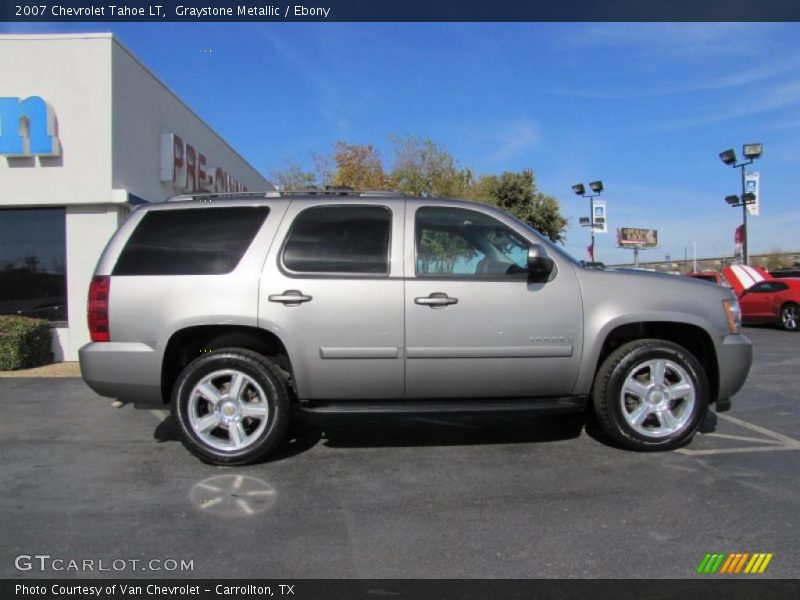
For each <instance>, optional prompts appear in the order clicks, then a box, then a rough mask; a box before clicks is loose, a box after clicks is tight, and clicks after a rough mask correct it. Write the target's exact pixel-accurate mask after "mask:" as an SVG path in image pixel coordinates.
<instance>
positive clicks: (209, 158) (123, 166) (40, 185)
mask: <svg viewBox="0 0 800 600" xmlns="http://www.w3.org/2000/svg"><path fill="white" fill-rule="evenodd" d="M267 189H272V186H271V185H270V184H269V182H268V181H267V180H266V179H265V178H264V177H263V176H262V175H261V174H260V173H259V172H258V171H257V170H256V169H255V168H253V167H252V166H251V165H250V164H248V163H247V161H245V160H244V159H243V158H242V157H241V156H240V155H239V154H238V153H237V152H236V151H235V150H234V149H233V148H232V147H231V146H230V145H229V144H228V143H226V142H225V140H223V139H222V138H221V137H220V136H219V135H217V134H216V133H215V132H214V131H213V130H212V129H211V128H210V127H209V126H208V125H206V123H205V122H203V120H202V119H201V118H200V117H198V116H197V115H196V114H195V113H194V112H193V111H192V110H191V109H190V108H189V107H188V106H187V105H186V104H185V103H184V102H183V101H182V100H181V99H180V98H178V97H177V96H176V95H175V94H174V93H173V92H171V91H170V90H169V88H167V87H166V86H165V85H164V84H163V83H162V82H161V81H159V79H158V78H157V77H156V76H155V75H153V73H151V72H150V71H149V70H148V69H147V67H145V66H144V65H143V64H142V63H141V62H139V61H138V60H137V58H136V57H135V56H134V55H133V54H132V53H131V52H130V51H129V50H127V49H126V48H125V47H124V46H123V45H122V44H121V43H120V42H119V40H117V39H116V38H114V37H113V36H112V35H111V34H80V35H0V314H23V315H29V316H38V317H42V318H46V319H49V320H50V321H52V322H53V327H54V329H53V331H54V337H53V347H54V352H55V355H56V359H63V360H77V353H78V348H80V347H81V346H82V345H83V344H84V343H86V342H87V341H88V340H89V332H88V329H87V325H86V295H87V290H88V288H89V282H90V280H91V276H92V271H93V269H94V266H95V264H96V262H97V259H98V257H99V255H100V253H101V251H102V250H103V247H104V246H105V244H106V242H107V241H108V239H109V237H110V236H111V234H112V233H113V232H114V230H115V229H116V228H117V227H118V226H119V224H120V223H121V222H122V220H123V219H124V218H125V216H126V215H127V214H128V213H129V212H130V211H131V210H132V209H133V207H135V206H136V205H137V204H143V203H149V202H161V201H163V200H164V199H166V198H167V197H169V196H173V195H175V194H179V193H182V192H187V191H209V192H227V191H239V190H267ZM143 317H144V315H143Z"/></svg>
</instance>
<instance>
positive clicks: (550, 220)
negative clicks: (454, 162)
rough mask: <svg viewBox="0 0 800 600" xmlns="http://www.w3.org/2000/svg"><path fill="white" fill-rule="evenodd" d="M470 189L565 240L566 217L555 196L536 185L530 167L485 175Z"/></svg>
mask: <svg viewBox="0 0 800 600" xmlns="http://www.w3.org/2000/svg"><path fill="white" fill-rule="evenodd" d="M471 191H472V194H471V197H472V198H473V199H474V200H479V201H481V202H486V203H487V204H493V205H495V206H497V207H499V208H502V209H503V210H505V211H507V212H509V213H511V214H512V215H514V216H515V217H517V218H518V219H520V220H521V221H525V222H526V223H527V224H528V225H530V226H531V227H533V228H534V229H536V230H537V231H539V232H540V233H542V234H543V235H545V236H547V237H548V238H550V239H551V240H552V241H554V242H563V241H564V240H565V237H564V230H565V229H566V228H567V220H566V219H565V218H564V217H563V216H562V215H561V212H560V210H559V204H558V200H556V199H555V198H553V197H552V196H548V195H547V194H543V193H542V192H540V191H539V190H538V189H537V188H536V180H535V179H534V176H533V171H532V170H530V169H525V170H523V171H519V172H512V171H505V172H504V173H503V174H502V175H499V176H498V175H484V176H482V177H480V178H479V179H478V181H476V182H475V184H474V185H473V186H472V190H471Z"/></svg>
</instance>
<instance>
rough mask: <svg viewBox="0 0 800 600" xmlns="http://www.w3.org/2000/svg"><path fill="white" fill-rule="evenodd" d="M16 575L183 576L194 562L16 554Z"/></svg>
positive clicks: (162, 559)
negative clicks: (149, 573) (146, 573)
mask: <svg viewBox="0 0 800 600" xmlns="http://www.w3.org/2000/svg"><path fill="white" fill-rule="evenodd" d="M14 567H15V568H16V569H17V570H18V571H38V572H55V573H58V572H62V571H68V572H76V573H94V572H101V571H102V572H124V571H129V572H130V571H152V572H154V573H163V572H175V571H178V572H186V571H194V559H191V560H186V559H183V558H180V559H179V558H149V559H141V558H77V559H76V558H62V557H58V556H51V555H50V554H20V555H18V556H17V557H16V558H14Z"/></svg>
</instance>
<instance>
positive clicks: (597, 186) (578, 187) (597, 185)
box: [572, 180, 603, 262]
mask: <svg viewBox="0 0 800 600" xmlns="http://www.w3.org/2000/svg"><path fill="white" fill-rule="evenodd" d="M589 187H590V188H591V190H592V191H593V192H595V193H594V194H587V193H586V188H585V187H584V185H583V184H582V183H576V184H575V185H573V186H572V191H573V192H575V194H577V195H578V196H580V197H582V198H588V199H589V219H588V221H587V222H586V223H585V224H584V219H581V225H584V226H588V227H589V231H590V233H591V242H590V244H591V245H590V246H589V247H590V248H591V249H592V262H597V253H596V252H595V248H594V224H595V221H594V202H593V200H594V199H595V198H597V197H598V196H599V195H600V194H602V193H603V182H602V181H599V180H598V181H592V182H591V183H590V184H589Z"/></svg>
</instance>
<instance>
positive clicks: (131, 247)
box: [112, 206, 269, 275]
mask: <svg viewBox="0 0 800 600" xmlns="http://www.w3.org/2000/svg"><path fill="white" fill-rule="evenodd" d="M268 214H269V207H266V206H232V207H219V208H217V207H214V208H197V209H194V208H190V209H181V210H169V211H161V210H158V211H151V212H148V213H147V214H146V215H145V216H144V218H143V219H142V220H141V222H140V223H139V225H138V226H137V227H136V230H135V231H134V232H133V233H132V234H131V237H130V239H129V240H128V243H127V244H126V245H125V248H124V249H123V250H122V253H121V254H120V256H119V259H118V260H117V264H116V265H115V267H114V271H113V273H112V274H113V275H222V274H224V273H230V272H231V271H233V270H234V269H235V268H236V266H237V265H238V264H239V261H240V260H241V259H242V256H243V255H244V253H245V252H246V251H247V248H248V247H249V246H250V244H251V243H252V241H253V238H254V237H255V235H256V233H257V232H258V230H259V229H260V228H261V225H262V224H263V223H264V220H265V219H266V218H267V215H268Z"/></svg>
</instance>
